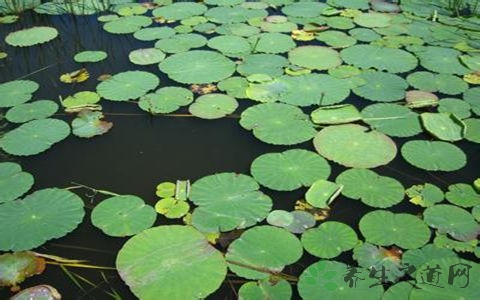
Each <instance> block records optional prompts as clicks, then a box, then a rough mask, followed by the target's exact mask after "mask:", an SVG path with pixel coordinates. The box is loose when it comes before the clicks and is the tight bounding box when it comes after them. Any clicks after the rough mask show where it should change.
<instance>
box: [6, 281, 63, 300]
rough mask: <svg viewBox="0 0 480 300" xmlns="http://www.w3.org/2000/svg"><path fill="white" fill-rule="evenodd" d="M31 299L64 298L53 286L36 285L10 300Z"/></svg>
mask: <svg viewBox="0 0 480 300" xmlns="http://www.w3.org/2000/svg"><path fill="white" fill-rule="evenodd" d="M30 299H41V300H60V299H62V296H61V295H60V293H59V292H58V291H57V289H55V288H54V287H52V286H49V285H45V284H42V285H36V286H33V287H29V288H27V289H23V290H22V291H20V292H18V293H17V294H15V295H14V296H13V297H11V298H10V300H30Z"/></svg>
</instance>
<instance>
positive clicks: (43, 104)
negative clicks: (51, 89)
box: [5, 100, 58, 123]
mask: <svg viewBox="0 0 480 300" xmlns="http://www.w3.org/2000/svg"><path fill="white" fill-rule="evenodd" d="M57 110H58V104H57V103H55V102H53V101H50V100H37V101H35V102H32V103H24V104H19V105H16V106H14V107H12V108H11V109H9V110H8V111H7V113H6V114H5V118H6V119H7V120H8V122H12V123H25V122H28V121H32V120H41V119H46V118H48V117H50V116H52V115H53V114H54V113H56V112H57Z"/></svg>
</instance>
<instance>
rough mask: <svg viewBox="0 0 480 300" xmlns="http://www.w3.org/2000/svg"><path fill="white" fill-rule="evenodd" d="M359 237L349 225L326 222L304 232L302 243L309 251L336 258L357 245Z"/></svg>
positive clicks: (317, 254) (318, 255)
mask: <svg viewBox="0 0 480 300" xmlns="http://www.w3.org/2000/svg"><path fill="white" fill-rule="evenodd" d="M357 242H358V237H357V234H356V233H355V231H354V230H353V229H352V228H351V227H350V226H348V225H346V224H343V223H340V222H334V221H329V222H324V223H322V224H321V225H320V226H318V227H316V228H313V229H309V230H307V231H305V232H304V233H303V234H302V245H303V247H304V248H305V250H307V252H308V253H310V254H312V255H314V256H317V257H320V258H334V257H337V256H338V255H340V254H341V253H342V252H345V251H348V250H350V249H352V248H353V247H355V245H356V244H357Z"/></svg>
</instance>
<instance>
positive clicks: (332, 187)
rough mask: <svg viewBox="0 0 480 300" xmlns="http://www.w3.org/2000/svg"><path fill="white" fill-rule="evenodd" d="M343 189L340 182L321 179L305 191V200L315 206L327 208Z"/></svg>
mask: <svg viewBox="0 0 480 300" xmlns="http://www.w3.org/2000/svg"><path fill="white" fill-rule="evenodd" d="M342 189H343V186H342V185H340V184H336V183H334V182H330V181H327V180H323V179H319V180H317V181H315V182H314V183H313V184H312V185H311V186H310V188H309V189H308V191H307V192H306V193H305V200H306V201H307V202H308V203H309V204H311V205H312V206H314V207H319V208H327V207H328V205H330V203H331V202H332V201H333V200H334V199H335V198H336V197H337V196H338V195H339V194H340V192H341V191H342Z"/></svg>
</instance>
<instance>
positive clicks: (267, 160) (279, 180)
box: [250, 149, 330, 191]
mask: <svg viewBox="0 0 480 300" xmlns="http://www.w3.org/2000/svg"><path fill="white" fill-rule="evenodd" d="M250 169H251V173H252V175H253V177H254V178H255V180H257V181H258V182H259V183H260V184H261V185H263V186H266V187H268V188H270V189H272V190H277V191H293V190H295V189H298V188H300V187H302V186H307V187H308V186H310V185H312V184H313V183H314V182H315V181H316V180H318V179H326V178H328V176H329V175H330V165H329V164H328V162H327V161H326V160H325V159H323V158H322V157H321V156H319V155H318V154H316V153H314V152H311V151H307V150H302V149H292V150H287V151H285V152H281V153H267V154H263V155H260V156H259V157H257V158H256V159H255V160H254V161H253V162H252V166H251V168H250Z"/></svg>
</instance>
